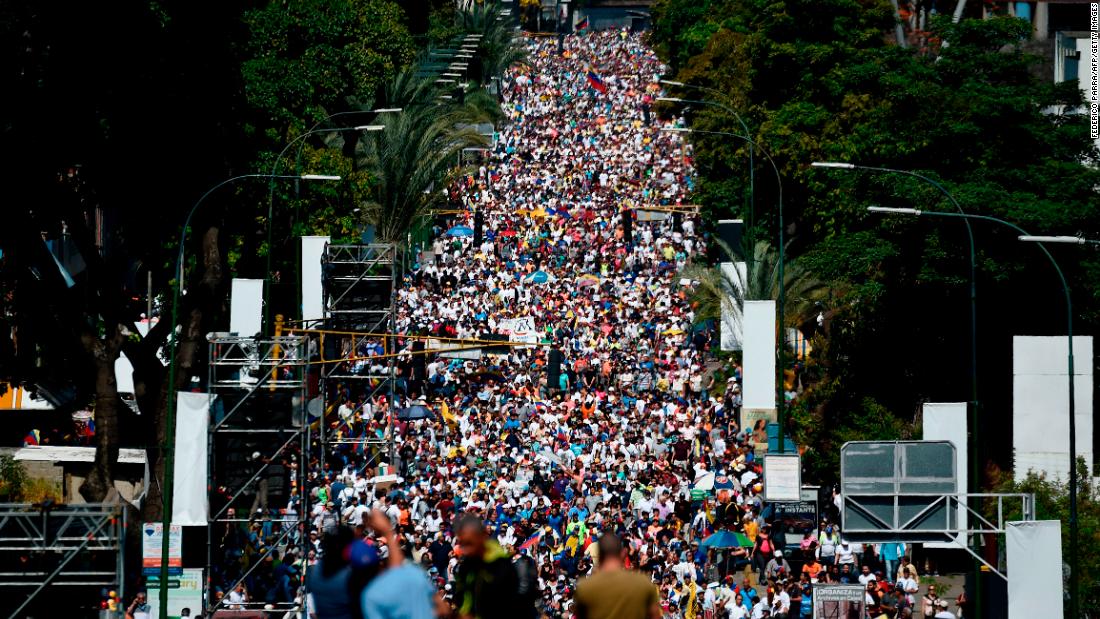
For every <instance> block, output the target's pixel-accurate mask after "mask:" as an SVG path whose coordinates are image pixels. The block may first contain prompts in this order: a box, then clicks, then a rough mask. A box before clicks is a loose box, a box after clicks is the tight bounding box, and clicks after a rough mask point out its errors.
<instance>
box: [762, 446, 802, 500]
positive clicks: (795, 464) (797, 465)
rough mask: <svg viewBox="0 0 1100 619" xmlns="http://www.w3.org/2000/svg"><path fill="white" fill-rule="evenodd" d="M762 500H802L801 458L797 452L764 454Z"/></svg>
mask: <svg viewBox="0 0 1100 619" xmlns="http://www.w3.org/2000/svg"><path fill="white" fill-rule="evenodd" d="M764 500H765V501H768V502H777V501H779V502H784V501H793V502H797V501H801V500H802V458H801V457H800V456H799V455H798V454H771V453H770V454H768V455H766V456H764Z"/></svg>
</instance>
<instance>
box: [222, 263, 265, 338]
mask: <svg viewBox="0 0 1100 619" xmlns="http://www.w3.org/2000/svg"><path fill="white" fill-rule="evenodd" d="M263 316H264V280H262V279H241V278H239V277H234V278H233V290H232V293H231V295H230V297H229V331H230V333H236V334H238V335H241V336H244V337H252V336H254V335H256V334H257V333H259V332H260V331H261V330H262V329H263Z"/></svg>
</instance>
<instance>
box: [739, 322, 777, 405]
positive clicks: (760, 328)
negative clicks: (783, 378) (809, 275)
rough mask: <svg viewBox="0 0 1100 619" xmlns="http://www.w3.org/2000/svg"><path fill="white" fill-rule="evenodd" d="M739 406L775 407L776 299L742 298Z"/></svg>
mask: <svg viewBox="0 0 1100 619" xmlns="http://www.w3.org/2000/svg"><path fill="white" fill-rule="evenodd" d="M744 327H745V330H744V336H745V341H744V347H745V351H744V355H743V358H744V372H743V380H744V386H743V390H742V406H744V407H745V408H775V350H776V349H775V301H745V314H744Z"/></svg>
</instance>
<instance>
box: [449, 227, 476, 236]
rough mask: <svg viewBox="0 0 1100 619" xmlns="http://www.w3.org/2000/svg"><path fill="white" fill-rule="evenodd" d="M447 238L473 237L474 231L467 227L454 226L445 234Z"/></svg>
mask: <svg viewBox="0 0 1100 619" xmlns="http://www.w3.org/2000/svg"><path fill="white" fill-rule="evenodd" d="M446 235H447V236H473V235H474V229H473V228H471V227H469V226H455V227H453V228H451V229H450V230H448V231H447V232H446Z"/></svg>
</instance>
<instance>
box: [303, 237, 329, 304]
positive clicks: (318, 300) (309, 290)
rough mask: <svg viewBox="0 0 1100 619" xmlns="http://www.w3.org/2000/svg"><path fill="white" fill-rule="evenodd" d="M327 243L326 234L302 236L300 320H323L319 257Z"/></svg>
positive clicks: (322, 293) (322, 291)
mask: <svg viewBox="0 0 1100 619" xmlns="http://www.w3.org/2000/svg"><path fill="white" fill-rule="evenodd" d="M328 243H329V237H327V236H303V237H302V320H306V321H308V320H323V319H324V317H325V297H324V289H323V288H322V286H321V257H322V256H323V255H324V254H325V247H326V246H327V245H328Z"/></svg>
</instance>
